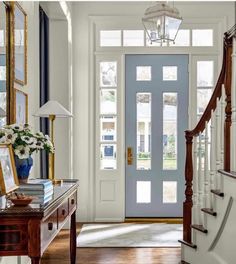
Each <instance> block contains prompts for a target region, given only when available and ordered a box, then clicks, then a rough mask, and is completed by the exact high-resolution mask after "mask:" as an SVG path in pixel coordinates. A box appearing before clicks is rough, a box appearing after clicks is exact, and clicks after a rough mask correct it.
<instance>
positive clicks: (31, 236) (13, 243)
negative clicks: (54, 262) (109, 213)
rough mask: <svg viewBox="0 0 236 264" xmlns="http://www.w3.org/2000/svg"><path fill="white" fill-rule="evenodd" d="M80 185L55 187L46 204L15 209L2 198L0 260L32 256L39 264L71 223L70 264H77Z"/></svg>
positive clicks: (32, 259)
mask: <svg viewBox="0 0 236 264" xmlns="http://www.w3.org/2000/svg"><path fill="white" fill-rule="evenodd" d="M77 188H78V181H76V180H64V181H63V183H61V184H60V185H55V186H54V193H53V197H52V200H51V201H49V202H48V203H46V204H44V205H43V204H34V203H31V204H30V205H29V206H26V207H21V206H13V205H12V204H11V202H8V201H7V200H6V197H5V196H1V197H0V256H22V255H28V256H29V257H30V258H31V263H33V264H39V263H40V259H41V256H42V255H43V252H44V251H45V250H46V248H47V247H48V246H49V244H50V243H51V242H52V240H53V239H54V238H55V236H56V235H57V234H58V233H59V231H60V230H61V229H62V227H63V225H64V224H65V223H66V221H67V220H68V219H69V217H70V219H71V221H70V260H71V264H75V260H76V207H77Z"/></svg>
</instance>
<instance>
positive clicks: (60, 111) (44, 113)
mask: <svg viewBox="0 0 236 264" xmlns="http://www.w3.org/2000/svg"><path fill="white" fill-rule="evenodd" d="M34 116H38V117H46V118H49V120H50V138H51V141H52V144H53V145H54V120H55V119H56V118H68V117H72V114H71V113H70V112H69V111H68V110H66V109H65V108H64V107H63V106H62V105H61V104H60V103H58V102H57V101H53V100H50V101H48V102H47V103H46V104H44V105H43V106H41V107H40V108H39V110H38V111H37V112H36V113H35V114H34ZM49 179H51V180H52V181H53V182H54V183H59V182H61V180H56V179H55V153H49Z"/></svg>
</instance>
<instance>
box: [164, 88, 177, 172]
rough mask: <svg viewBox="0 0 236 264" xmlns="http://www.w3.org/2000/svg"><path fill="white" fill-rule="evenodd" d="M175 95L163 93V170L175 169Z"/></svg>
mask: <svg viewBox="0 0 236 264" xmlns="http://www.w3.org/2000/svg"><path fill="white" fill-rule="evenodd" d="M177 109H178V95H177V93H163V165H162V167H163V170H176V169H177V156H178V150H177V120H178V119H177Z"/></svg>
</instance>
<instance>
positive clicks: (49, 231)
mask: <svg viewBox="0 0 236 264" xmlns="http://www.w3.org/2000/svg"><path fill="white" fill-rule="evenodd" d="M56 233H57V210H56V211H55V212H53V213H52V214H51V215H50V216H49V217H48V218H47V219H46V220H44V221H43V222H42V223H41V248H46V247H47V246H48V245H49V244H50V242H51V241H52V239H53V238H54V237H55V235H56Z"/></svg>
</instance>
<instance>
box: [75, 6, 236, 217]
mask: <svg viewBox="0 0 236 264" xmlns="http://www.w3.org/2000/svg"><path fill="white" fill-rule="evenodd" d="M72 5H73V16H72V18H73V20H72V21H73V23H72V24H73V55H74V62H73V72H74V79H73V80H74V96H73V98H74V108H73V109H74V146H75V148H74V159H73V160H74V175H75V177H76V178H78V179H79V180H80V188H79V210H78V217H79V220H80V221H94V196H95V190H94V189H92V186H93V182H95V179H94V177H95V174H94V164H93V158H94V155H95V154H94V149H93V146H92V145H93V143H94V141H93V140H94V135H93V133H94V130H93V129H92V128H91V127H90V125H91V124H92V123H93V122H94V113H95V108H94V105H95V102H94V101H92V102H90V98H91V96H92V94H90V91H89V87H90V85H91V84H92V86H94V76H93V73H94V72H93V71H94V65H93V64H92V63H93V60H94V57H93V54H90V51H91V50H92V48H91V47H92V45H94V43H89V38H90V28H89V16H101V17H102V16H112V15H123V16H127V15H130V16H140V25H141V17H142V15H143V13H144V10H145V9H146V8H147V7H148V6H150V2H112V3H111V2H74V3H73V4H72ZM175 5H176V7H178V8H179V10H180V13H181V15H182V16H183V18H221V19H222V20H225V21H226V25H225V26H226V28H229V27H231V26H232V25H233V24H234V3H233V2H211V3H210V2H204V3H203V2H199V3H197V2H175ZM212 10H214V12H212ZM121 23H122V21H121ZM140 27H141V26H140ZM223 30H224V29H223ZM219 46H220V45H219ZM219 52H221V50H219ZM89 58H90V59H89ZM92 92H94V91H92ZM120 177H124V175H120Z"/></svg>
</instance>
